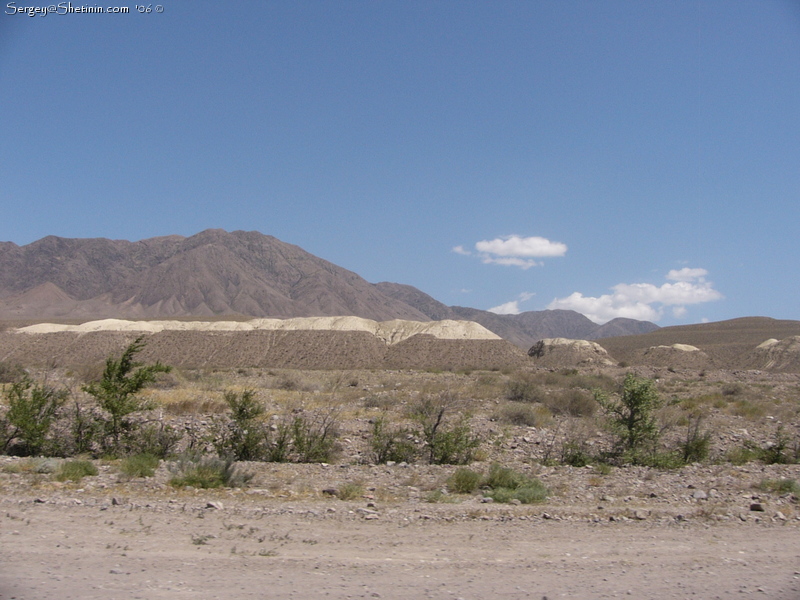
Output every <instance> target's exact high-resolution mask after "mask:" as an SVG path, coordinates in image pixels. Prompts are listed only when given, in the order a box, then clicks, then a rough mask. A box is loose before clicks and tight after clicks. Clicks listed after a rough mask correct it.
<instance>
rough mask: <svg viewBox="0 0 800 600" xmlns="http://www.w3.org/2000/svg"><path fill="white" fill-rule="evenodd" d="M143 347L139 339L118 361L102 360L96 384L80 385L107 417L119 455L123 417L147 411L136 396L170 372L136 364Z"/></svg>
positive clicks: (164, 367) (124, 424) (159, 366)
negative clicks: (102, 365) (103, 368)
mask: <svg viewBox="0 0 800 600" xmlns="http://www.w3.org/2000/svg"><path fill="white" fill-rule="evenodd" d="M144 346H145V342H144V336H139V337H138V338H136V339H135V340H134V341H133V343H131V344H130V345H129V346H128V347H127V348H126V349H125V351H124V352H123V353H122V356H121V357H120V358H119V360H114V359H113V358H108V359H107V360H106V368H105V370H104V371H103V377H102V378H101V379H100V381H95V382H92V383H90V384H88V385H85V386H83V390H84V391H85V392H86V393H87V394H89V395H91V396H93V397H94V398H95V399H96V400H97V403H98V404H99V405H100V408H102V409H103V410H105V411H106V412H107V413H108V414H109V415H110V420H109V421H108V423H107V425H108V431H107V433H108V435H110V437H111V440H112V446H113V451H114V452H119V449H120V436H121V434H122V432H123V430H125V429H128V428H130V423H129V422H128V420H127V416H128V415H130V414H131V413H134V412H137V411H140V410H147V409H149V408H151V406H150V404H149V403H148V402H146V401H144V400H142V399H141V398H138V397H137V394H138V393H139V392H140V391H141V390H142V389H143V388H144V387H145V386H146V385H147V384H148V383H151V382H153V381H155V378H156V375H157V374H158V373H169V372H170V371H171V370H172V368H171V367H168V366H167V365H162V364H161V363H160V362H156V363H155V364H154V365H144V364H142V363H139V362H136V361H135V360H134V357H135V356H136V354H138V353H139V352H141V351H142V349H143V348H144Z"/></svg>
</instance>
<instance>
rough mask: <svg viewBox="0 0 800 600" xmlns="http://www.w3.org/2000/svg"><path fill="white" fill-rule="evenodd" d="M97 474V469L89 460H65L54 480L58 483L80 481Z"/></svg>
mask: <svg viewBox="0 0 800 600" xmlns="http://www.w3.org/2000/svg"><path fill="white" fill-rule="evenodd" d="M97 473H98V471H97V467H95V466H94V464H92V462H91V461H89V460H82V459H81V460H67V461H64V462H63V463H61V465H60V466H59V467H58V470H57V471H56V474H55V478H56V479H57V480H58V481H80V480H81V479H83V478H84V477H92V476H94V475H97Z"/></svg>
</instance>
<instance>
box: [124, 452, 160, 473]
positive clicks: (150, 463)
mask: <svg viewBox="0 0 800 600" xmlns="http://www.w3.org/2000/svg"><path fill="white" fill-rule="evenodd" d="M159 462H160V460H159V458H158V457H157V456H154V455H152V454H135V455H133V456H128V457H127V458H124V459H122V462H121V463H120V465H119V470H120V471H121V472H122V474H123V475H126V476H128V477H152V476H153V475H155V474H156V469H157V468H158V463H159Z"/></svg>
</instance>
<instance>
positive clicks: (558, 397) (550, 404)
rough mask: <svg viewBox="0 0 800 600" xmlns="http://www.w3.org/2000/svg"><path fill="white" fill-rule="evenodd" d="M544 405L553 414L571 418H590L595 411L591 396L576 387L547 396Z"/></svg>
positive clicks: (594, 403)
mask: <svg viewBox="0 0 800 600" xmlns="http://www.w3.org/2000/svg"><path fill="white" fill-rule="evenodd" d="M544 405H545V406H547V408H549V409H550V411H551V412H552V413H553V414H556V415H568V416H571V417H590V416H592V415H593V414H594V413H595V411H596V410H597V402H596V401H595V399H594V398H593V397H592V395H591V394H590V393H589V392H587V391H585V390H582V389H580V388H577V387H575V388H569V389H566V390H562V391H561V392H559V393H558V394H554V395H552V396H548V397H547V398H546V399H545V400H544Z"/></svg>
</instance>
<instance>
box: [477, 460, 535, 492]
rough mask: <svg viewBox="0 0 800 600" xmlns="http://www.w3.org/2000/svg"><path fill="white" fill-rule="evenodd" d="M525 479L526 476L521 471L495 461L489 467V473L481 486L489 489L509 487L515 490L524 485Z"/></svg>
mask: <svg viewBox="0 0 800 600" xmlns="http://www.w3.org/2000/svg"><path fill="white" fill-rule="evenodd" d="M525 481H526V479H525V476H524V475H522V474H521V473H517V472H516V471H514V470H513V469H510V468H508V467H503V466H501V465H499V464H497V463H494V464H492V466H491V467H489V473H488V474H487V475H486V477H484V479H483V481H482V482H481V486H482V487H486V488H489V489H497V488H508V489H512V490H515V489H517V488H518V487H520V486H521V485H523V484H524V483H525Z"/></svg>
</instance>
